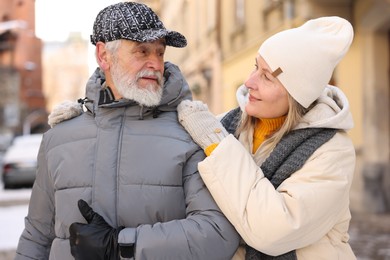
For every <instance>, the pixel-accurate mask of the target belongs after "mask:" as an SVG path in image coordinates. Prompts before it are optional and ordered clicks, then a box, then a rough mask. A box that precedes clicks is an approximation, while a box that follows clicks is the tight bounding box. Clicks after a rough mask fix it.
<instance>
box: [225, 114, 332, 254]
mask: <svg viewBox="0 0 390 260" xmlns="http://www.w3.org/2000/svg"><path fill="white" fill-rule="evenodd" d="M240 118H241V110H240V108H236V109H234V110H231V111H230V112H229V113H227V114H226V115H225V116H224V117H223V118H222V120H221V123H222V125H223V126H224V127H225V128H226V130H227V131H228V132H229V133H231V134H234V132H235V130H236V128H237V126H238V124H239V120H240ZM335 134H336V130H335V129H327V128H305V129H299V130H294V131H291V132H290V133H289V134H287V135H286V136H284V137H283V138H282V139H281V140H280V142H279V143H278V144H277V145H276V147H275V149H274V150H273V151H272V152H271V154H270V156H269V157H268V158H267V159H266V160H265V162H264V163H263V164H262V165H261V166H260V168H261V170H262V171H263V173H264V176H265V177H266V178H267V179H268V180H269V181H270V182H271V183H272V185H273V186H274V187H275V189H276V188H277V187H278V186H279V185H280V184H281V183H282V182H283V181H284V180H285V179H287V178H288V177H290V176H291V174H293V173H294V172H296V171H297V170H299V169H300V168H301V167H302V166H303V165H304V164H305V162H306V160H307V159H308V158H309V157H310V156H311V155H312V154H313V153H314V151H315V150H317V149H318V148H319V147H320V146H321V145H323V144H324V143H326V142H327V141H329V140H330V139H331V138H332V137H333V136H334V135H335ZM245 259H246V260H296V259H297V256H296V253H295V250H292V251H290V252H287V253H285V254H283V255H279V256H270V255H266V254H264V253H262V252H260V251H257V250H256V249H254V248H252V247H251V246H249V245H247V246H246V254H245Z"/></svg>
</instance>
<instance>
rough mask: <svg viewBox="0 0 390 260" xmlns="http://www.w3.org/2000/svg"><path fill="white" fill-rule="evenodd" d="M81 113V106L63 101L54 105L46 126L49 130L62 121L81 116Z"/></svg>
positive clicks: (73, 102)
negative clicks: (48, 126)
mask: <svg viewBox="0 0 390 260" xmlns="http://www.w3.org/2000/svg"><path fill="white" fill-rule="evenodd" d="M82 112H83V108H82V105H81V104H80V103H78V102H75V101H64V102H63V103H61V104H58V105H56V106H55V107H54V108H53V111H52V112H51V113H50V115H49V117H48V119H49V120H48V124H49V125H50V127H51V128H53V127H54V126H55V125H57V124H59V123H61V122H62V121H65V120H69V119H72V118H74V117H76V116H79V115H81V113H82Z"/></svg>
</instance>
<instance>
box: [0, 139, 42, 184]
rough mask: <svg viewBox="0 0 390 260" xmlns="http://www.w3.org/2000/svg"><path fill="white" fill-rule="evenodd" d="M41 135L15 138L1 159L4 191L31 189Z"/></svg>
mask: <svg viewBox="0 0 390 260" xmlns="http://www.w3.org/2000/svg"><path fill="white" fill-rule="evenodd" d="M41 141H42V134H31V135H23V136H17V137H15V138H14V140H13V142H12V144H11V146H10V147H9V148H8V149H7V151H6V152H5V154H4V157H3V172H2V180H3V184H4V189H10V188H16V187H31V186H32V185H33V184H34V181H35V175H36V170H37V156H38V150H39V146H40V144H41Z"/></svg>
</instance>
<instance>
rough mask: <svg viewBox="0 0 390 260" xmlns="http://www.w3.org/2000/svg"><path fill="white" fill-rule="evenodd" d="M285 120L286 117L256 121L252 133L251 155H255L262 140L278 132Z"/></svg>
mask: <svg viewBox="0 0 390 260" xmlns="http://www.w3.org/2000/svg"><path fill="white" fill-rule="evenodd" d="M284 120H286V116H281V117H277V118H263V119H258V120H257V123H256V126H255V129H254V131H253V148H252V153H255V152H256V151H257V149H258V148H259V146H260V145H261V144H262V143H263V142H264V140H265V139H266V138H267V137H268V136H269V135H271V134H272V133H274V132H275V131H276V130H278V129H279V128H280V127H281V126H282V124H283V123H284Z"/></svg>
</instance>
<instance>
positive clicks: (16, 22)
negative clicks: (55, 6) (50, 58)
mask: <svg viewBox="0 0 390 260" xmlns="http://www.w3.org/2000/svg"><path fill="white" fill-rule="evenodd" d="M41 53H42V43H41V40H40V39H38V38H37V37H36V35H35V0H0V91H1V95H0V133H3V132H13V133H14V134H22V133H26V134H29V133H30V132H42V131H44V130H45V129H47V124H46V122H47V113H46V108H45V98H44V95H43V92H42V68H41Z"/></svg>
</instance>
